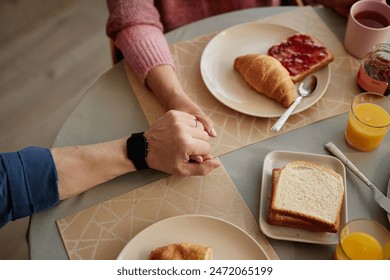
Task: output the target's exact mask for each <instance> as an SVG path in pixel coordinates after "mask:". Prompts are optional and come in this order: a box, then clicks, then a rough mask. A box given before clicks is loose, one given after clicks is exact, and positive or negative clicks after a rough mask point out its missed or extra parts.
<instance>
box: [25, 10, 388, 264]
mask: <svg viewBox="0 0 390 280" xmlns="http://www.w3.org/2000/svg"><path fill="white" fill-rule="evenodd" d="M346 25H347V19H346V18H344V17H341V16H339V15H337V14H336V13H334V12H333V11H332V10H330V9H327V8H323V7H311V6H306V7H266V8H255V9H248V10H241V11H236V12H232V13H227V14H222V15H218V16H214V17H211V18H207V19H204V20H201V21H198V22H195V23H192V24H188V25H186V26H183V27H181V28H178V29H176V30H174V31H171V32H169V33H167V34H166V38H167V40H168V42H169V44H170V50H171V53H172V56H173V58H174V60H175V63H176V72H177V74H178V78H179V80H180V82H181V84H182V85H183V88H184V90H185V91H186V92H187V93H188V95H189V97H190V98H191V99H192V100H193V101H195V102H196V103H197V104H198V105H199V106H200V107H201V108H202V110H203V111H204V112H205V113H206V114H207V115H208V116H209V117H210V118H211V119H212V120H213V122H214V125H215V129H216V131H217V133H218V136H217V137H216V138H213V139H211V140H210V141H211V142H210V143H211V147H212V154H213V156H215V157H218V159H219V160H220V162H221V167H219V168H217V169H215V170H213V171H212V172H211V173H210V174H208V175H206V176H190V177H182V176H177V175H167V174H165V173H162V172H159V171H156V170H151V169H147V170H142V171H137V172H133V173H130V174H126V175H124V176H121V177H119V178H116V179H114V180H111V181H109V182H107V183H104V184H102V185H99V186H97V187H95V188H93V189H91V190H89V191H87V192H85V193H82V194H80V195H78V196H77V197H73V198H70V199H67V200H65V201H62V202H61V203H60V204H59V205H58V206H56V207H54V208H52V209H49V210H47V211H44V212H41V213H37V214H34V215H33V216H32V217H31V221H30V227H29V232H28V241H29V250H30V251H29V253H30V258H31V259H71V260H90V259H106V260H107V259H108V260H111V259H147V252H149V251H150V249H152V248H155V247H157V246H159V245H164V244H168V243H174V242H182V241H192V242H197V243H204V244H212V245H213V247H214V257H215V259H270V260H278V259H282V260H284V259H286V260H295V259H298V260H299V259H300V260H305V259H313V260H321V259H325V260H327V259H328V260H329V259H333V258H334V254H335V250H336V245H337V244H338V241H339V232H333V233H330V232H326V233H324V232H309V231H306V230H303V229H296V228H285V227H278V226H272V225H270V224H268V223H267V211H268V205H269V203H270V195H271V185H272V177H271V176H272V170H273V169H274V168H281V167H283V166H284V165H286V164H287V163H288V162H291V161H295V160H303V161H311V162H316V163H320V164H323V165H325V166H327V167H329V168H331V169H332V170H334V171H335V172H337V173H339V174H340V175H341V177H342V180H343V182H344V184H345V193H344V197H343V200H342V206H341V211H340V228H341V227H343V226H345V225H346V224H347V223H348V222H349V221H352V220H354V219H371V220H375V221H376V222H378V223H379V224H381V225H382V226H383V227H385V228H386V229H387V230H390V217H388V214H387V212H386V211H385V210H384V209H383V208H382V207H381V206H380V205H378V204H377V203H376V201H375V200H374V195H373V192H372V191H371V190H370V188H368V187H367V186H366V185H365V183H364V182H362V181H361V180H360V179H359V177H357V176H356V175H355V173H354V172H351V170H350V168H348V165H344V164H343V163H342V162H341V161H340V160H339V159H337V158H336V157H335V156H334V153H332V152H331V151H330V149H329V147H330V146H329V145H330V143H331V144H334V146H335V147H337V148H338V149H339V150H340V151H342V153H343V154H344V155H345V156H346V157H347V158H348V160H349V161H350V163H353V164H354V165H355V166H356V167H357V168H358V169H359V170H360V171H361V173H362V174H364V175H365V176H366V177H367V178H368V179H369V180H370V182H372V184H373V185H375V186H376V187H377V189H378V190H379V191H380V192H381V193H383V194H384V195H388V181H389V177H390V139H389V138H390V137H389V136H388V135H387V137H385V138H384V140H383V142H382V143H381V144H380V145H379V147H378V148H376V149H375V150H373V151H370V152H360V151H357V150H355V149H353V148H352V147H351V146H349V145H348V144H347V143H346V141H345V135H344V134H345V128H346V124H347V122H348V111H349V110H350V107H351V102H352V100H353V99H354V97H355V96H357V95H358V94H360V93H361V92H363V90H362V89H361V88H360V87H359V86H358V85H357V83H356V75H357V72H358V69H359V66H360V63H361V60H360V59H358V58H356V57H354V56H352V55H350V54H349V53H348V52H347V51H346V50H345V48H344V46H343V39H344V36H345V29H346ZM294 33H305V34H310V35H311V36H314V37H315V38H317V39H318V40H320V41H321V42H322V43H323V44H324V45H325V46H326V47H327V48H328V49H329V50H330V51H331V52H332V54H333V56H334V60H333V62H331V63H330V64H328V65H327V66H326V67H324V68H322V69H321V70H319V71H317V72H316V73H315V75H316V77H317V84H316V88H315V91H314V92H313V94H312V95H310V96H309V97H304V98H303V99H302V101H301V103H300V104H299V105H298V106H297V108H296V110H295V112H294V114H293V115H291V116H290V117H289V118H288V119H287V121H286V123H285V124H284V125H283V127H282V128H281V129H280V130H279V131H278V132H275V131H272V130H271V128H272V126H273V125H274V124H275V122H276V121H277V120H278V118H279V117H280V116H281V115H282V113H283V112H284V111H285V109H286V108H284V107H283V106H280V105H279V104H276V103H275V102H274V101H272V100H268V99H267V98H266V97H264V96H261V95H259V94H257V95H256V94H253V93H252V90H251V89H250V88H249V87H248V88H247V89H245V88H244V89H243V83H241V82H240V81H239V79H238V78H237V77H238V75H237V73H235V72H234V69H233V60H234V58H235V57H237V56H239V55H243V54H247V53H251V52H260V53H265V52H266V51H267V49H268V48H269V47H270V46H271V45H274V44H276V43H278V42H281V41H283V40H284V39H285V38H287V37H288V36H290V35H292V34H294ZM387 42H388V43H390V38H387ZM275 104H276V105H275ZM163 113H164V109H163V108H162V106H161V105H160V104H159V102H158V101H157V99H156V97H155V96H154V95H153V94H152V93H151V92H150V91H149V90H148V89H147V88H146V87H144V86H143V85H142V84H141V83H140V82H139V81H138V80H137V79H136V78H135V75H134V74H133V73H132V71H131V69H130V68H129V67H128V66H127V65H126V64H125V63H124V62H123V61H122V62H120V63H118V64H116V65H114V66H113V67H112V68H111V69H110V70H108V71H107V72H106V73H105V74H104V75H102V76H101V77H100V78H99V80H98V81H97V82H96V83H95V84H94V85H93V86H92V87H91V88H90V89H89V90H88V91H87V92H86V93H85V95H84V96H83V98H82V100H81V101H80V102H79V104H78V105H77V107H76V108H75V109H74V111H73V112H72V113H71V115H70V116H69V118H68V119H67V121H66V122H65V123H64V125H63V127H62V129H61V130H60V131H59V133H58V135H57V138H56V140H55V142H54V143H53V146H66V145H83V144H90V143H98V142H102V141H107V140H111V139H115V138H118V137H123V136H125V135H128V134H130V133H132V132H140V131H144V130H146V129H147V128H148V127H149V125H150V124H152V123H153V122H154V121H155V120H157V119H158V118H159V117H160V116H161V115H162V114H163ZM181 239H182V240H181ZM183 239H184V240H183Z"/></svg>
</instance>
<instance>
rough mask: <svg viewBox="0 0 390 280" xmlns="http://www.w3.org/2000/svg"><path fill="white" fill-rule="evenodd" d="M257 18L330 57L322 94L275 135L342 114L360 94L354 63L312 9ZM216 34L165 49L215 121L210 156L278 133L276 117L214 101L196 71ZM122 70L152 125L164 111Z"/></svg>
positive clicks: (184, 82)
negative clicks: (293, 32) (291, 31)
mask: <svg viewBox="0 0 390 280" xmlns="http://www.w3.org/2000/svg"><path fill="white" fill-rule="evenodd" d="M261 21H263V22H269V23H276V24H280V25H285V26H288V27H291V28H295V29H297V30H299V31H300V32H305V33H308V34H311V35H314V36H316V37H317V38H318V39H320V40H321V41H322V42H323V43H324V44H325V45H326V46H327V47H329V49H330V50H331V51H332V52H333V54H334V56H335V61H334V62H332V63H331V64H330V68H331V81H330V84H329V87H328V89H327V91H326V93H325V94H324V96H323V97H322V98H321V99H320V101H318V102H317V103H316V104H314V105H313V106H311V107H310V108H309V109H307V110H305V111H303V112H302V113H299V114H296V115H294V116H292V117H290V119H289V120H288V121H287V123H286V124H285V126H284V127H283V128H282V130H281V132H279V134H280V133H283V132H286V131H289V130H293V129H296V128H299V127H302V126H305V125H308V124H310V123H313V122H316V121H319V120H322V119H325V118H329V117H332V116H335V115H339V114H341V113H345V112H347V111H348V109H349V104H350V102H351V100H352V98H353V96H354V95H356V94H357V93H358V92H359V89H358V87H357V86H356V82H355V77H356V72H357V69H358V66H359V62H358V60H356V59H355V58H353V57H351V56H350V55H348V54H347V53H346V51H345V50H344V48H343V46H342V44H341V43H340V41H339V40H338V39H337V37H336V36H335V35H334V34H333V33H332V31H331V30H330V29H329V28H328V27H327V26H326V25H325V23H324V22H323V21H322V20H321V18H320V17H319V16H318V15H317V14H316V13H315V11H314V10H313V8H311V7H305V8H300V9H296V10H294V11H291V12H286V13H284V14H278V15H275V16H272V17H268V18H266V19H263V20H261ZM215 34H216V33H213V34H208V35H204V36H201V37H198V38H195V39H192V40H188V41H183V42H179V43H177V44H174V45H172V46H170V47H171V52H172V54H173V57H174V59H175V62H176V66H177V73H178V77H179V80H180V82H181V84H182V85H183V87H184V90H185V91H186V92H187V94H188V95H189V97H190V98H191V99H192V100H194V101H195V102H196V103H197V104H198V105H200V107H201V108H202V110H203V111H204V112H205V113H206V114H207V115H208V116H210V117H211V119H212V120H213V121H214V124H215V128H216V130H217V133H218V137H217V138H215V139H212V140H211V141H212V147H213V155H214V156H219V155H222V154H224V153H227V152H230V151H233V150H235V149H237V148H240V147H243V146H246V145H249V144H252V143H255V142H258V141H261V140H264V139H267V138H270V137H273V136H276V135H278V134H275V133H274V132H271V130H270V128H271V127H272V125H273V124H274V123H275V121H276V119H275V118H271V119H267V118H256V117H251V116H247V115H244V114H241V113H239V112H236V111H234V110H232V109H230V108H228V107H226V106H224V105H223V104H222V103H220V102H219V101H217V100H216V99H215V98H214V97H213V96H212V95H211V93H210V92H209V91H208V89H207V88H206V86H205V84H204V83H203V80H202V77H201V74H200V58H201V55H202V52H203V49H204V48H205V47H206V45H207V43H208V42H209V41H210V39H211V38H213V37H214V36H215ZM232 71H233V67H232ZM127 73H128V78H129V80H130V82H131V84H132V86H133V88H134V90H135V93H136V95H137V98H138V100H139V102H140V104H141V107H142V108H143V110H144V113H145V116H146V118H147V120H148V121H149V123H153V122H154V121H155V120H156V119H157V118H158V117H160V116H161V115H162V114H163V112H164V110H163V108H162V107H161V105H160V104H159V103H158V101H157V99H156V98H155V96H154V95H153V94H152V93H151V92H150V91H148V90H147V89H146V88H145V87H144V86H143V85H141V84H140V83H139V82H138V81H137V80H136V78H135V76H134V75H133V73H132V72H131V70H129V69H128V68H127Z"/></svg>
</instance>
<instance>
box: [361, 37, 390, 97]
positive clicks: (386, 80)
mask: <svg viewBox="0 0 390 280" xmlns="http://www.w3.org/2000/svg"><path fill="white" fill-rule="evenodd" d="M356 82H357V84H358V85H359V86H360V87H361V88H363V89H364V90H365V91H371V92H376V93H379V94H383V95H386V96H387V95H390V44H379V45H376V46H375V47H374V48H373V49H372V51H371V52H369V53H368V54H366V56H365V57H364V58H363V60H362V63H361V65H360V68H359V72H358V74H357V78H356Z"/></svg>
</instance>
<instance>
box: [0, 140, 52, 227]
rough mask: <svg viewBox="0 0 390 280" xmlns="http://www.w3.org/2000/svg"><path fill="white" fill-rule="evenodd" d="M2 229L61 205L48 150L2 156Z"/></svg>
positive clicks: (0, 156)
mask: <svg viewBox="0 0 390 280" xmlns="http://www.w3.org/2000/svg"><path fill="white" fill-rule="evenodd" d="M0 201H1V202H3V201H5V203H4V204H3V203H1V204H2V205H1V206H0V227H1V226H2V225H4V224H6V223H7V222H8V221H10V220H16V219H19V218H22V217H26V216H30V215H31V214H33V213H35V212H38V211H42V210H45V209H47V208H50V207H52V206H54V205H56V204H58V202H59V193H58V176H57V170H56V168H55V164H54V160H53V157H52V154H51V152H50V150H49V149H47V148H38V147H29V148H26V149H23V150H20V151H18V152H12V153H2V154H0Z"/></svg>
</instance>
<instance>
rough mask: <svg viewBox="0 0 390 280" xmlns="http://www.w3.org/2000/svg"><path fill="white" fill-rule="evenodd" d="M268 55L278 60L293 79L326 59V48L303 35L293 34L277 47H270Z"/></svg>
mask: <svg viewBox="0 0 390 280" xmlns="http://www.w3.org/2000/svg"><path fill="white" fill-rule="evenodd" d="M268 55H270V56H273V57H275V58H276V59H278V60H279V61H280V62H281V63H282V65H283V66H284V67H285V68H286V69H287V70H288V72H289V73H290V76H291V77H294V76H296V75H298V74H300V73H302V72H304V71H306V70H308V69H310V68H311V67H313V66H314V65H316V64H318V63H319V62H321V61H323V60H324V59H326V58H327V57H328V52H327V50H326V48H325V47H324V46H322V45H320V44H319V43H316V42H314V41H313V39H312V38H311V37H310V36H308V35H305V34H295V35H292V36H290V37H289V38H287V40H286V41H284V42H282V43H281V44H279V45H275V46H272V47H271V48H270V49H269V50H268Z"/></svg>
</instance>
